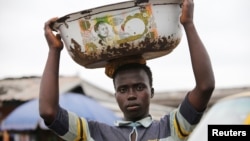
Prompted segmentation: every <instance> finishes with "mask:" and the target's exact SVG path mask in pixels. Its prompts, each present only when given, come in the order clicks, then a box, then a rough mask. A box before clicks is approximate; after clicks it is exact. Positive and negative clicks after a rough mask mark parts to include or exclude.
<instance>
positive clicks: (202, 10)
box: [0, 0, 250, 92]
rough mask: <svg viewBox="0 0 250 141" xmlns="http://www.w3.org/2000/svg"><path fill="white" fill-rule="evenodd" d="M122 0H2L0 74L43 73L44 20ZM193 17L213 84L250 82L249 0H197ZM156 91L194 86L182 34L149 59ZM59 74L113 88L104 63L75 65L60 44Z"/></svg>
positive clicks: (45, 49) (3, 76)
mask: <svg viewBox="0 0 250 141" xmlns="http://www.w3.org/2000/svg"><path fill="white" fill-rule="evenodd" d="M122 1H124V0H70V1H69V0H40V1H38V0H37V1H34V0H0V65H1V67H0V79H3V78H8V77H22V76H41V75H42V73H43V69H44V66H45V62H46V59H47V54H48V46H47V43H46V40H45V38H44V31H43V26H44V23H45V22H46V21H47V20H48V19H50V18H52V17H62V16H64V15H67V14H70V13H73V12H78V11H81V10H86V9H90V8H94V7H97V6H103V5H106V4H112V3H117V2H122ZM194 22H195V26H196V28H197V31H198V33H199V35H200V37H201V39H202V41H203V43H204V45H205V46H206V48H207V51H208V53H209V55H210V59H211V62H212V66H213V69H214V74H215V81H216V88H231V87H245V86H250V74H249V72H250V62H249V60H250V1H249V0H237V1H235V0H195V10H194ZM147 64H148V65H149V66H150V67H151V69H152V72H153V79H154V80H153V83H154V84H153V86H154V88H155V91H159V92H160V91H169V90H186V89H192V88H193V87H194V84H195V83H194V76H193V72H192V68H191V62H190V58H189V52H188V46H187V41H186V36H185V34H183V36H182V40H181V43H180V44H179V45H178V46H177V47H176V48H175V49H174V51H173V52H172V53H170V54H168V55H165V56H163V57H160V58H156V59H152V60H148V61H147ZM60 75H64V76H79V77H81V78H83V79H85V80H86V81H88V82H90V83H93V84H95V85H97V86H99V87H101V88H103V89H105V90H107V91H110V92H113V91H114V90H113V85H112V80H111V79H110V78H108V77H107V76H106V75H105V73H104V69H103V68H98V69H87V68H84V67H82V66H80V65H78V64H76V63H75V62H74V61H73V60H72V59H71V57H70V56H69V54H68V52H67V50H66V49H65V48H64V49H63V51H62V55H61V62H60Z"/></svg>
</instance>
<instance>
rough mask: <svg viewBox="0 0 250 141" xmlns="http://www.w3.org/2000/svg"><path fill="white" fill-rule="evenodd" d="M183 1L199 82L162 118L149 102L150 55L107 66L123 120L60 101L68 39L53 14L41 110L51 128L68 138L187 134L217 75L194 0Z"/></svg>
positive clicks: (147, 139)
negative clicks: (110, 120) (97, 117)
mask: <svg viewBox="0 0 250 141" xmlns="http://www.w3.org/2000/svg"><path fill="white" fill-rule="evenodd" d="M181 7H182V13H181V16H180V22H181V24H182V25H183V27H184V30H185V33H186V37H187V41H188V47H189V52H190V58H191V62H192V68H193V73H194V78H195V86H194V88H193V89H192V90H190V91H189V92H187V95H186V97H185V98H184V99H183V101H182V102H181V103H180V105H179V107H178V108H176V109H175V110H173V111H171V112H170V113H169V114H166V115H164V116H163V117H162V118H161V119H160V120H159V121H156V120H152V117H151V116H150V113H149V107H150V99H151V98H153V96H154V88H153V83H152V82H153V78H152V72H151V70H150V68H149V67H148V66H147V65H146V63H145V60H143V58H140V57H138V58H135V59H134V61H133V62H127V63H123V64H122V65H120V66H116V67H114V68H113V71H107V72H108V73H107V75H108V76H110V77H111V78H112V79H113V84H114V89H115V95H114V96H115V98H116V100H117V103H118V105H119V107H120V109H121V111H122V112H123V115H124V120H122V121H116V122H115V125H114V126H110V125H107V124H105V123H100V122H97V121H88V120H86V119H85V118H84V117H78V116H77V115H76V114H75V113H72V112H71V111H67V110H65V109H63V107H60V105H59V102H58V101H59V84H58V77H59V62H60V53H61V50H62V49H63V46H64V45H63V42H62V41H61V38H60V35H55V34H53V32H52V30H51V28H50V25H51V23H53V22H55V21H56V20H57V18H52V19H50V20H48V21H47V22H46V23H45V27H44V31H45V37H46V40H47V43H48V46H49V52H48V58H47V62H46V65H45V69H44V72H43V76H42V80H41V86H40V94H39V95H40V96H39V112H40V116H41V117H42V118H43V119H44V122H45V124H46V125H47V126H48V127H49V129H51V130H52V131H53V132H55V133H56V134H57V135H58V136H60V137H61V138H62V139H64V140H69V141H73V140H83V141H93V140H95V141H107V140H109V141H118V140H120V141H128V140H129V141H156V140H166V141H170V140H171V141H173V140H175V141H181V140H187V139H188V137H189V135H190V133H192V131H193V129H194V128H195V127H196V125H197V124H198V123H199V121H200V119H201V117H202V115H203V112H204V111H205V110H206V107H207V104H208V102H209V100H210V97H211V95H212V93H213V90H214V87H215V80H214V74H213V69H212V65H211V62H210V58H209V55H208V53H207V51H206V49H205V46H204V45H203V43H202V41H201V39H200V37H199V35H198V33H197V30H196V28H195V24H194V21H193V11H194V3H193V0H183V4H182V5H181ZM124 62H126V61H124ZM107 69H110V68H107ZM109 72H112V73H109ZM187 83H188V82H187ZM79 108H80V107H79ZM93 112H95V111H93Z"/></svg>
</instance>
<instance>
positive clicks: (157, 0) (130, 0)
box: [51, 0, 183, 31]
mask: <svg viewBox="0 0 250 141" xmlns="http://www.w3.org/2000/svg"><path fill="white" fill-rule="evenodd" d="M182 1H183V0H148V2H142V3H138V4H137V3H136V2H135V0H127V1H122V2H117V3H112V4H106V5H102V6H97V7H93V8H88V9H84V10H80V11H77V12H72V13H69V14H66V15H64V16H61V17H59V18H58V19H57V20H56V21H55V22H54V23H52V25H51V27H52V29H53V30H54V31H58V29H59V27H60V26H61V25H62V24H63V23H65V21H67V19H69V18H70V17H71V16H74V15H75V16H77V14H79V13H80V14H82V15H83V14H86V16H87V15H88V14H89V15H90V13H91V12H92V11H100V12H96V13H94V14H91V15H95V14H99V13H102V12H106V11H107V10H106V11H102V10H101V9H106V8H111V9H110V10H109V11H115V10H120V8H117V6H123V5H126V7H125V6H123V9H126V8H131V7H138V6H143V5H147V4H152V5H158V4H181V3H182Z"/></svg>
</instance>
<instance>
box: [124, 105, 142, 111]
mask: <svg viewBox="0 0 250 141" xmlns="http://www.w3.org/2000/svg"><path fill="white" fill-rule="evenodd" d="M138 109H139V105H128V106H127V110H128V111H134V110H138Z"/></svg>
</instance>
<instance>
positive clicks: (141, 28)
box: [53, 0, 182, 68]
mask: <svg viewBox="0 0 250 141" xmlns="http://www.w3.org/2000/svg"><path fill="white" fill-rule="evenodd" d="M180 3H181V0H151V1H150V0H149V1H148V2H146V3H140V4H136V3H135V2H134V1H126V2H121V3H116V4H111V5H105V6H102V7H97V8H93V9H89V10H83V11H80V12H77V13H72V14H69V15H66V16H64V17H61V18H59V19H58V20H57V21H56V22H55V23H54V25H53V28H54V29H55V30H57V31H59V32H60V34H61V36H62V39H63V41H64V43H65V44H66V47H67V50H68V52H69V54H70V56H71V57H72V59H73V60H74V61H75V62H76V63H78V64H79V65H81V66H84V67H86V68H100V67H105V65H106V64H107V63H108V62H109V61H110V60H113V59H116V58H121V57H126V56H132V55H141V56H143V58H145V59H146V60H149V59H153V58H157V57H161V56H164V55H167V54H169V53H170V52H172V50H173V49H174V48H175V47H177V46H178V44H179V43H180V40H181V37H182V30H181V25H180V22H179V16H180V12H181V8H180V6H179V4H180Z"/></svg>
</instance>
